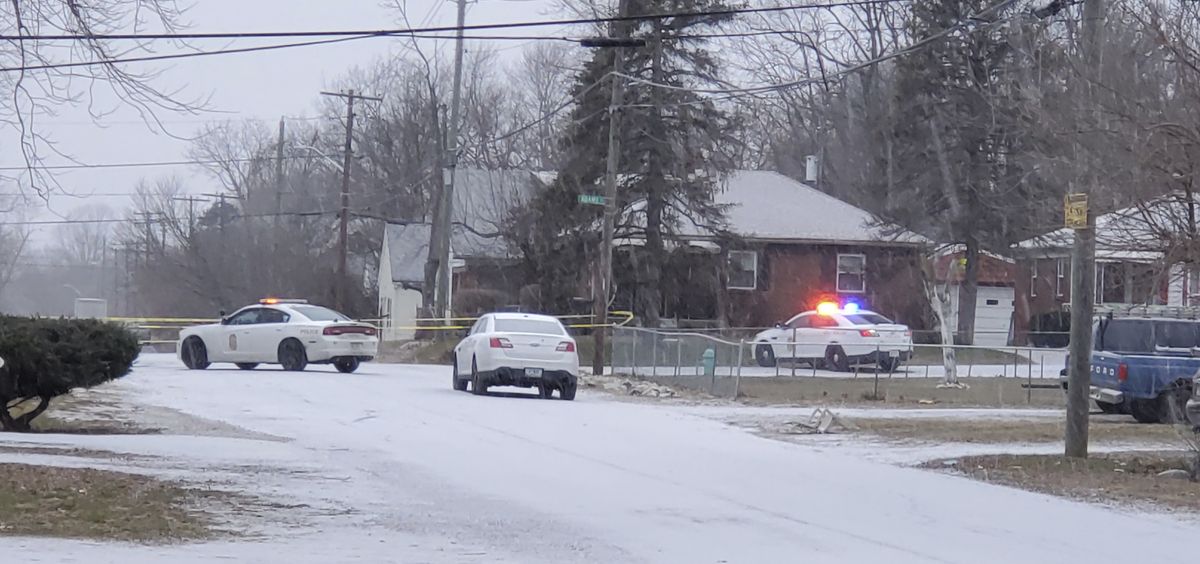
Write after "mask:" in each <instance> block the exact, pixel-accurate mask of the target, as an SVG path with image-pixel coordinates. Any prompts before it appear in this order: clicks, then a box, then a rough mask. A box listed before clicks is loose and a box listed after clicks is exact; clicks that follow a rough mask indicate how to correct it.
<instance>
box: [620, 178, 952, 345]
mask: <svg viewBox="0 0 1200 564" xmlns="http://www.w3.org/2000/svg"><path fill="white" fill-rule="evenodd" d="M715 199H716V203H718V204H721V205H725V206H727V207H726V212H725V215H726V218H725V219H726V221H725V224H724V225H721V226H716V227H715V228H713V229H709V230H703V229H698V228H694V226H691V227H692V228H680V229H679V230H678V231H679V232H680V233H681V239H682V241H677V242H676V245H678V246H679V247H686V249H683V248H677V254H688V253H689V252H690V254H691V256H692V257H694V258H693V259H692V260H691V261H690V262H689V263H688V264H689V266H688V269H687V270H686V271H685V272H682V273H676V276H675V279H676V280H674V281H672V280H665V281H664V284H672V283H677V284H680V285H681V287H686V289H687V291H686V292H675V293H676V294H680V295H682V296H683V298H682V299H681V301H680V302H679V303H667V304H664V307H663V310H662V311H663V317H664V320H665V321H670V319H671V318H674V319H676V320H678V321H679V322H680V323H681V324H682V323H684V322H695V321H698V320H708V321H711V322H714V323H723V324H725V325H726V326H730V327H765V326H769V325H771V324H772V323H774V322H777V321H780V320H783V319H787V318H789V317H791V316H792V315H794V314H796V313H799V312H801V311H805V310H808V309H812V308H814V307H815V306H816V304H817V303H818V302H819V301H821V300H824V299H838V300H842V301H844V300H855V301H858V302H860V303H861V305H862V306H863V307H864V308H867V309H871V310H874V311H876V312H879V313H881V314H883V315H885V316H888V317H891V318H893V319H895V320H896V321H898V322H901V323H906V324H909V325H910V326H913V327H915V328H918V329H919V328H924V327H927V326H928V302H927V300H926V298H925V293H924V290H923V283H922V272H923V270H922V261H923V260H924V258H923V257H924V255H923V252H924V249H925V246H926V243H927V241H926V240H925V239H924V238H922V237H920V236H918V235H916V234H914V233H911V232H908V231H906V230H903V229H900V228H897V227H895V226H888V225H881V224H880V223H879V222H877V221H876V220H875V219H874V217H873V216H872V215H871V214H870V213H868V212H867V211H865V210H863V209H860V208H858V207H855V206H853V205H851V204H849V203H847V202H844V201H842V200H839V199H837V198H834V197H833V196H830V195H828V194H825V193H823V192H821V191H819V190H816V189H814V188H812V187H810V186H808V185H806V184H804V183H801V182H798V181H796V180H793V179H791V178H788V177H786V176H783V175H781V174H778V173H775V172H766V171H738V172H734V173H732V174H730V175H729V176H728V177H727V178H726V179H725V180H724V181H723V184H722V186H721V187H720V189H719V190H718V192H717V194H716V197H715ZM635 211H636V210H635ZM627 217H628V216H627ZM634 221H636V220H629V219H626V220H625V221H624V223H630V222H634ZM617 244H618V245H622V246H637V245H639V244H640V241H639V240H638V238H637V237H628V238H625V239H622V240H618V241H617ZM705 280H707V281H709V282H710V283H708V284H705V283H704V282H703V281H705ZM617 303H618V304H619V305H622V306H626V307H627V306H629V305H632V298H631V296H629V295H628V294H626V295H621V293H620V288H618V296H617ZM722 318H723V319H722Z"/></svg>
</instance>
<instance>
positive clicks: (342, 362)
mask: <svg viewBox="0 0 1200 564" xmlns="http://www.w3.org/2000/svg"><path fill="white" fill-rule="evenodd" d="M358 365H359V362H358V358H357V357H353V356H340V357H338V358H335V359H334V360H333V367H334V368H336V369H337V371H338V372H341V373H342V374H350V373H352V372H354V371H355V370H358Z"/></svg>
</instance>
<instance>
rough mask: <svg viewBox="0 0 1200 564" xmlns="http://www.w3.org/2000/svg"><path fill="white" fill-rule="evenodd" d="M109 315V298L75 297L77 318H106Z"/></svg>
mask: <svg viewBox="0 0 1200 564" xmlns="http://www.w3.org/2000/svg"><path fill="white" fill-rule="evenodd" d="M107 317H108V300H102V299H99V298H75V318H76V319H105V318H107Z"/></svg>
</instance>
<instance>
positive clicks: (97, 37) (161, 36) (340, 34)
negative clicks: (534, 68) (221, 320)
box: [0, 0, 910, 42]
mask: <svg viewBox="0 0 1200 564" xmlns="http://www.w3.org/2000/svg"><path fill="white" fill-rule="evenodd" d="M909 1H910V0H842V1H839V2H826V3H817V4H796V5H790V6H765V7H759V8H728V9H723V10H701V11H695V12H659V13H654V14H640V15H630V16H607V17H597V18H574V19H565V20H548V21H527V22H509V23H493V24H471V25H463V26H437V27H425V28H400V29H377V30H337V31H320V30H310V31H246V32H209V33H109V34H46V35H37V34H31V35H21V34H18V35H0V41H14V42H21V41H103V40H119V39H129V40H182V39H193V40H194V39H263V38H284V37H335V38H341V39H343V40H351V39H362V38H366V37H393V36H410V35H413V34H418V33H425V34H430V33H445V32H458V31H460V30H461V31H484V30H493V29H521V28H533V27H546V26H565V25H591V24H606V23H616V22H639V21H647V20H658V19H665V18H699V17H718V16H737V15H744V14H761V13H770V12H789V11H793V10H824V9H830V8H842V7H861V6H874V5H881V4H893V3H897V2H909Z"/></svg>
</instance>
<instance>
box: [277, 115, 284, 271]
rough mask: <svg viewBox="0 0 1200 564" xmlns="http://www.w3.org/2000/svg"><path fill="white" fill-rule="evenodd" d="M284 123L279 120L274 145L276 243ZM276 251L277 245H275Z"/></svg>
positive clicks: (281, 203)
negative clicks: (277, 133)
mask: <svg viewBox="0 0 1200 564" xmlns="http://www.w3.org/2000/svg"><path fill="white" fill-rule="evenodd" d="M285 123H286V122H285V121H284V119H283V118H282V117H280V118H279V142H278V143H276V145H275V230H276V232H277V233H276V235H275V239H276V240H277V241H278V239H279V235H278V231H279V216H280V214H282V213H283V138H284V127H285ZM275 247H276V249H278V247H279V245H278V244H276V245H275Z"/></svg>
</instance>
